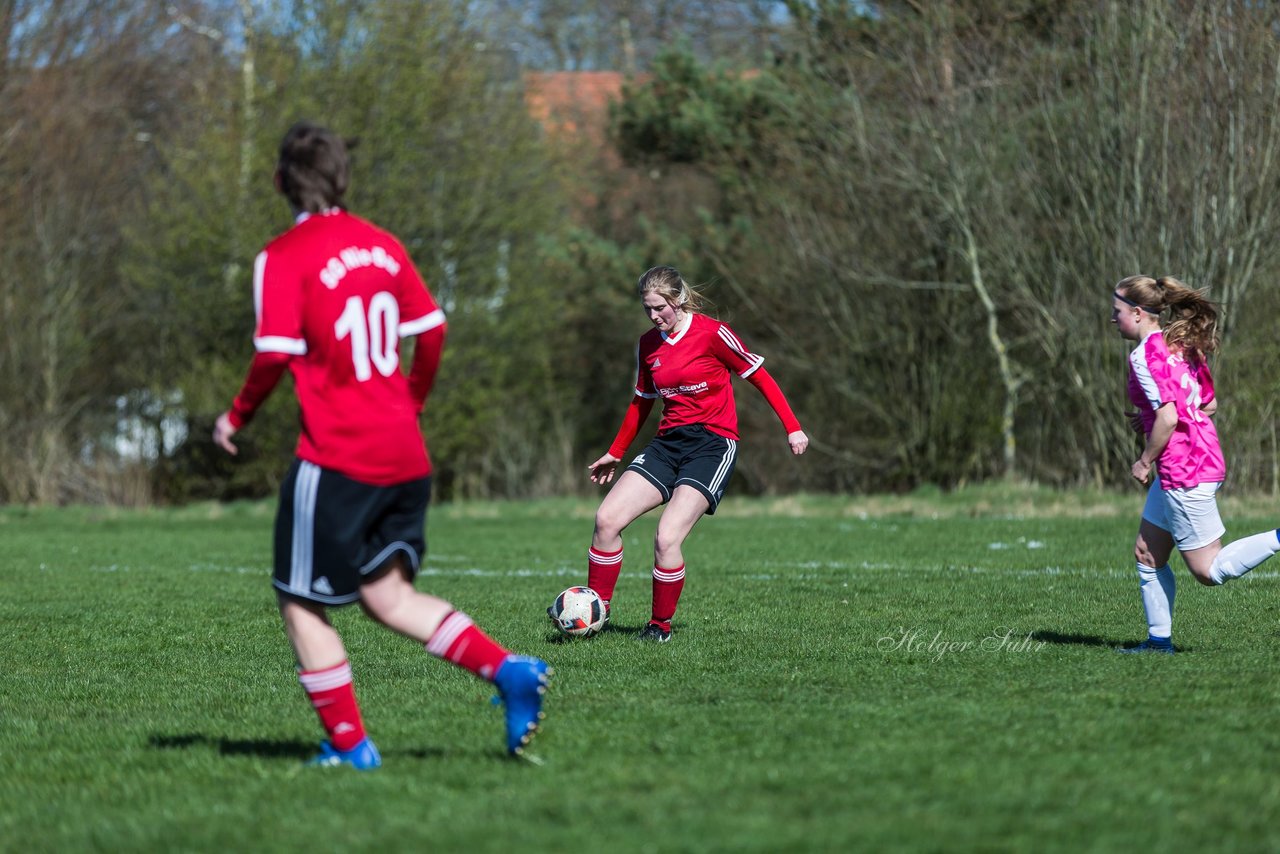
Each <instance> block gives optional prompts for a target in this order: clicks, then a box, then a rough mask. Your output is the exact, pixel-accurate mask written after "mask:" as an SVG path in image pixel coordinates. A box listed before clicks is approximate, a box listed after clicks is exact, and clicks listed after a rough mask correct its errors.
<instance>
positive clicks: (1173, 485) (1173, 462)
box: [1111, 276, 1280, 654]
mask: <svg viewBox="0 0 1280 854" xmlns="http://www.w3.org/2000/svg"><path fill="white" fill-rule="evenodd" d="M1162 318H1165V320H1164V322H1162ZM1111 322H1112V323H1114V324H1115V325H1116V328H1117V330H1118V331H1119V332H1120V335H1121V337H1123V338H1126V339H1128V340H1130V341H1137V342H1138V346H1137V347H1135V348H1134V350H1133V352H1132V353H1130V354H1129V400H1130V402H1131V403H1132V404H1133V405H1134V406H1135V407H1136V410H1137V411H1136V412H1131V413H1130V414H1129V415H1130V421H1131V423H1132V424H1133V426H1134V429H1135V430H1136V431H1137V432H1138V433H1140V434H1141V435H1142V436H1143V437H1144V438H1145V446H1144V447H1143V450H1142V454H1141V455H1140V456H1139V457H1138V459H1137V460H1136V461H1135V462H1134V463H1133V466H1132V468H1131V470H1130V474H1132V475H1133V477H1134V479H1135V480H1137V481H1138V482H1139V483H1146V482H1147V481H1148V479H1151V487H1150V489H1148V490H1147V503H1146V506H1145V507H1144V508H1143V511H1142V523H1141V525H1140V526H1139V528H1138V539H1137V543H1136V544H1135V546H1134V557H1135V558H1136V559H1137V568H1138V578H1139V581H1140V583H1141V590H1142V604H1143V608H1144V610H1145V611H1146V615H1147V639H1146V640H1145V641H1143V642H1142V643H1140V644H1138V645H1137V646H1134V647H1129V648H1126V649H1123V650H1121V652H1128V653H1132V652H1139V653H1142V652H1155V653H1166V654H1171V653H1173V651H1174V650H1173V641H1172V631H1173V602H1174V595H1175V583H1174V576H1173V571H1172V570H1171V569H1170V568H1169V563H1168V561H1169V555H1170V554H1172V552H1173V548H1174V546H1175V545H1176V546H1177V548H1178V551H1179V553H1181V555H1182V559H1183V560H1184V561H1185V562H1186V564H1187V568H1188V569H1189V570H1191V574H1192V575H1193V576H1195V578H1196V580H1197V581H1199V582H1200V583H1201V584H1206V585H1217V584H1222V583H1223V582H1225V581H1228V580H1230V579H1232V578H1238V577H1240V576H1241V575H1244V574H1245V573H1246V572H1248V571H1249V570H1251V569H1253V568H1254V567H1255V566H1257V565H1258V564H1260V563H1262V562H1263V561H1264V560H1266V559H1267V558H1269V557H1271V556H1272V555H1274V554H1275V553H1276V552H1277V551H1280V532H1277V531H1263V532H1262V533H1260V534H1254V535H1252V536H1249V537H1245V538H1243V539H1240V540H1236V541H1235V542H1233V543H1231V544H1229V545H1227V546H1225V547H1224V546H1223V545H1222V535H1223V534H1224V533H1225V532H1226V528H1225V527H1224V526H1223V524H1222V518H1221V516H1220V515H1219V513H1218V502H1217V491H1218V487H1219V486H1220V485H1221V484H1222V481H1223V479H1224V478H1225V477H1226V465H1225V463H1224V462H1223V457H1222V448H1221V446H1220V445H1219V443H1218V432H1217V429H1216V428H1215V427H1214V424H1213V415H1214V413H1216V412H1217V410H1218V398H1217V396H1216V394H1215V392H1214V387H1213V377H1212V375H1211V374H1210V373H1209V364H1208V361H1207V358H1208V356H1209V354H1210V353H1212V352H1213V351H1214V350H1215V349H1217V346H1218V334H1217V322H1218V313H1217V310H1216V309H1215V308H1214V306H1213V304H1212V303H1210V302H1209V301H1208V300H1207V299H1205V297H1204V296H1203V295H1202V294H1200V293H1199V292H1198V291H1195V290H1192V289H1191V288H1188V287H1187V286H1186V285H1184V284H1182V283H1181V282H1179V281H1178V280H1177V279H1173V278H1169V277H1163V278H1160V279H1153V278H1151V277H1149V276H1129V277H1128V278H1125V279H1122V280H1120V282H1119V284H1117V285H1116V286H1115V289H1114V292H1113V293H1112V303H1111ZM1153 467H1154V468H1155V470H1156V477H1154V478H1151V470H1152V468H1153Z"/></svg>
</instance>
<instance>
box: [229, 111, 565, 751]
mask: <svg viewBox="0 0 1280 854" xmlns="http://www.w3.org/2000/svg"><path fill="white" fill-rule="evenodd" d="M349 173H350V165H349V157H348V153H347V144H346V142H345V141H344V140H343V139H342V138H341V137H339V136H337V135H336V134H334V133H333V132H332V131H330V130H328V129H326V128H323V127H319V126H317V125H314V124H311V123H308V122H300V123H298V124H296V125H294V126H293V127H292V128H290V129H289V131H288V133H286V134H285V137H284V140H283V142H282V143H281V145H280V157H279V161H278V163H277V167H276V173H275V183H276V189H277V190H279V191H280V192H281V193H282V194H283V195H284V196H285V197H286V198H287V199H288V201H289V204H290V206H291V207H292V209H293V213H294V216H295V218H296V221H295V224H294V225H293V227H292V228H290V229H289V230H288V231H286V232H285V233H284V234H282V235H280V236H279V237H277V238H275V239H274V240H272V241H271V242H270V243H268V244H267V246H266V248H265V249H263V250H262V252H261V253H259V255H258V257H257V260H256V261H255V263H254V271H253V301H254V310H255V314H256V317H257V322H256V328H255V330H254V335H253V345H254V350H255V355H254V357H253V361H252V363H251V364H250V366H249V373H248V376H247V377H246V379H245V381H244V385H243V387H242V388H241V389H240V393H239V394H238V395H237V396H236V398H235V401H234V402H233V403H232V405H231V409H230V410H228V411H227V412H225V413H224V414H222V415H221V416H219V417H218V420H217V424H216V425H215V427H214V432H213V438H214V442H216V443H217V444H218V445H219V446H220V447H222V448H223V449H224V450H226V451H227V452H228V453H230V454H235V453H236V446H235V445H234V444H233V443H232V441H231V439H232V437H233V436H234V435H235V434H236V432H237V431H238V430H240V429H241V428H242V427H244V426H245V425H246V424H247V423H249V421H250V419H251V418H252V417H253V415H254V413H255V412H256V411H257V409H258V407H259V406H260V405H261V404H262V402H263V401H264V400H265V399H266V397H267V395H269V394H270V393H271V391H272V389H274V388H275V386H276V384H277V383H278V382H279V381H280V378H281V377H282V376H283V375H284V372H285V370H289V371H290V372H291V373H292V374H293V380H294V387H295V389H296V391H297V396H298V404H299V407H300V410H301V424H302V433H301V436H300V437H299V440H298V448H297V459H296V460H295V461H294V463H293V465H292V467H291V468H290V470H289V473H288V475H287V476H286V478H285V480H284V483H283V484H282V485H281V488H280V505H279V509H278V511H277V514H276V525H275V549H274V552H275V559H274V567H275V569H274V576H273V583H274V585H275V588H276V597H277V600H278V603H279V606H280V615H281V617H282V618H283V619H284V626H285V632H286V634H287V635H288V637H289V641H290V643H291V644H292V645H293V650H294V653H295V654H296V656H297V659H298V675H299V680H300V681H301V683H302V687H303V689H304V690H305V691H306V693H307V695H308V697H309V698H310V700H311V703H312V705H313V706H314V708H315V710H316V712H317V714H318V715H319V717H320V722H321V725H322V726H323V727H324V729H325V732H326V735H327V736H328V738H327V740H326V741H324V742H323V743H322V744H321V752H320V754H319V755H318V756H317V757H316V758H315V759H314V760H313V763H314V764H318V765H347V766H351V767H354V768H358V769H361V770H367V769H372V768H376V767H378V766H379V765H380V764H381V761H382V760H381V757H380V756H379V754H378V751H377V748H376V747H374V744H373V742H372V741H371V740H370V739H369V737H368V736H367V735H366V733H365V729H364V724H363V722H362V720H361V715H360V707H359V705H358V704H357V702H356V696H355V690H354V687H353V683H352V676H351V666H350V664H349V662H348V659H347V652H346V649H345V647H344V646H343V643H342V638H341V637H339V635H338V633H337V631H336V630H335V629H334V627H333V626H332V625H331V624H330V622H329V619H328V617H327V615H326V609H327V608H329V607H331V606H341V605H348V604H350V603H352V602H359V603H360V606H361V607H362V608H363V609H364V611H365V613H366V614H368V615H369V616H370V617H372V618H373V619H375V620H377V621H378V622H380V623H382V624H383V625H384V626H386V627H388V628H390V629H392V630H393V631H396V632H399V633H400V634H402V635H405V636H407V637H410V638H412V639H414V640H416V641H419V642H420V643H422V644H424V645H425V646H426V649H427V651H428V652H430V653H431V654H433V655H436V656H438V657H440V658H444V659H447V660H448V661H450V662H452V663H454V664H456V665H458V666H460V667H464V668H466V669H468V670H470V671H472V672H473V673H475V674H476V675H477V676H479V677H480V678H482V679H486V680H488V681H490V682H492V683H494V685H495V686H496V687H497V689H498V693H499V695H500V696H501V698H502V700H503V702H504V703H505V706H506V728H507V749H508V751H509V752H510V753H512V754H518V753H520V752H522V751H523V749H524V746H525V745H526V744H527V743H528V741H529V739H530V738H532V736H533V734H534V733H535V732H536V730H537V728H538V722H539V720H541V718H542V694H543V692H544V691H545V690H546V685H547V678H548V676H549V674H550V669H549V668H548V666H547V664H546V662H544V661H540V660H538V659H536V658H528V657H524V656H517V655H512V654H511V653H509V652H508V651H507V650H506V649H504V648H503V647H501V646H499V645H498V644H497V643H495V642H494V641H493V640H492V639H491V638H489V637H488V636H487V635H486V634H485V633H484V632H482V631H481V630H480V629H479V628H478V627H477V626H475V625H474V624H473V623H472V621H471V619H470V618H469V617H467V615H466V614H464V613H463V612H461V611H457V610H454V608H453V606H452V605H450V604H449V603H448V602H446V601H444V600H443V599H438V598H436V597H434V596H428V595H426V594H423V593H419V592H418V591H417V590H416V589H414V586H413V581H414V578H415V577H416V575H417V573H418V568H419V566H420V564H421V561H422V559H423V556H424V553H425V551H426V536H425V526H426V512H427V504H428V502H429V499H430V495H431V463H430V460H429V458H428V456H427V451H426V445H425V444H424V441H423V437H422V431H421V429H420V427H419V425H418V417H419V415H420V413H421V412H422V409H423V405H424V404H425V402H426V399H427V395H428V393H429V392H430V391H431V386H432V384H433V382H434V380H435V376H436V369H437V367H438V366H439V364H440V353H441V349H442V347H443V345H444V336H445V317H444V312H443V311H441V310H440V308H439V306H437V305H436V302H435V300H434V299H433V298H432V296H431V293H430V292H429V291H428V290H427V287H426V285H425V283H424V282H423V280H422V278H421V276H419V275H418V272H417V270H416V269H415V268H414V266H413V262H412V261H411V260H410V259H409V257H408V255H407V254H406V252H405V250H404V247H403V246H402V245H401V244H400V241H399V240H397V239H396V238H395V237H394V236H393V235H392V234H390V233H389V232H387V231H384V230H382V229H380V228H378V227H377V226H375V225H373V224H372V223H369V222H366V221H365V220H362V219H360V218H359V217H356V216H353V215H352V214H350V213H348V212H347V211H346V210H344V209H343V208H342V207H341V204H342V197H343V194H344V193H345V192H346V189H347V183H348V176H349ZM404 337H414V338H416V344H415V349H414V354H413V361H412V367H411V369H410V372H409V375H408V376H407V377H406V376H405V374H404V372H403V371H402V370H401V367H400V339H401V338H404Z"/></svg>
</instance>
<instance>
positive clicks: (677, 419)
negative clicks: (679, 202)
mask: <svg viewBox="0 0 1280 854" xmlns="http://www.w3.org/2000/svg"><path fill="white" fill-rule="evenodd" d="M638 291H639V296H640V300H641V303H642V304H643V307H644V310H645V313H646V314H647V315H648V316H649V320H650V321H651V322H652V323H653V326H654V328H653V329H650V330H649V331H648V332H646V333H645V334H644V335H642V336H641V337H640V344H639V347H638V349H637V365H638V367H637V377H636V387H635V396H634V397H633V398H632V399H631V405H630V407H628V409H627V413H626V416H625V417H624V418H623V421H622V426H621V428H620V429H619V430H618V435H617V438H615V439H614V440H613V444H612V445H611V446H610V447H609V451H608V452H607V453H606V454H605V455H604V456H602V457H601V458H600V459H598V460H596V461H595V462H594V463H592V464H591V466H590V470H591V480H592V482H594V483H599V484H605V483H610V482H611V481H612V480H613V478H614V474H615V473H616V472H617V468H618V463H619V462H621V460H622V455H623V454H625V453H626V452H627V446H628V445H630V444H631V440H632V439H634V438H635V437H636V433H637V432H639V430H640V426H641V425H642V424H644V421H645V419H646V418H647V417H648V416H649V412H650V410H652V409H653V402H654V400H655V399H657V398H659V397H661V398H662V421H661V423H659V425H658V435H657V436H656V437H655V438H654V440H653V441H652V442H650V443H649V444H648V445H647V446H645V448H644V450H643V451H641V452H640V453H639V454H637V455H636V457H635V459H633V460H632V461H631V465H629V466H628V467H627V469H626V471H624V472H623V473H622V476H621V477H619V478H618V482H617V484H615V485H614V487H613V488H612V489H611V490H609V494H608V495H606V496H605V498H604V501H602V502H601V503H600V508H599V509H598V510H597V511H596V524H595V533H594V534H593V535H592V538H591V548H590V550H589V551H588V552H587V586H588V587H591V588H592V589H593V590H595V591H596V592H597V593H598V594H600V598H601V599H603V600H605V602H606V604H607V603H608V602H609V601H610V600H611V599H612V598H613V591H614V587H615V586H616V585H617V582H618V575H619V573H620V572H621V570H622V532H623V530H625V529H626V527H627V526H628V525H630V524H631V523H632V522H634V521H635V520H636V519H638V518H639V517H640V516H642V515H643V514H645V513H647V512H649V511H650V510H652V509H653V508H655V507H657V506H659V505H660V504H666V505H667V507H666V509H665V510H663V511H662V518H661V519H660V520H659V521H658V532H657V536H656V537H655V538H654V544H653V611H652V617H651V619H650V620H649V622H648V624H647V625H646V626H645V627H644V629H643V630H642V631H641V632H640V634H639V638H640V639H642V640H647V641H656V642H659V643H663V642H666V641H669V640H671V618H672V617H673V616H674V615H675V612H676V604H677V603H678V602H679V600H680V593H681V591H682V590H683V589H684V572H685V565H684V555H683V553H682V552H681V547H682V546H683V544H684V541H685V538H686V537H688V536H689V532H690V531H692V530H693V526H694V525H695V524H697V522H698V520H699V519H701V518H702V516H703V514H713V513H715V512H716V506H717V505H718V504H719V503H720V498H721V496H722V495H724V488H725V484H727V483H728V482H729V478H730V476H731V475H732V474H733V466H734V460H735V458H736V456H737V449H738V412H737V408H736V406H735V404H734V400H733V387H732V385H731V380H732V375H733V374H737V375H738V376H740V377H742V378H743V379H745V380H747V381H748V382H750V383H751V384H752V385H753V386H755V387H756V388H757V389H759V390H760V392H761V394H763V395H764V397H765V399H766V400H767V401H769V405H770V406H772V407H773V411H774V412H775V413H777V415H778V418H779V419H781V421H782V425H783V427H784V428H785V429H786V431H787V443H788V444H789V445H790V446H791V452H792V453H793V454H796V455H799V454H803V453H804V452H805V449H806V448H808V447H809V437H807V436H806V435H805V434H804V431H803V430H801V429H800V422H799V421H798V420H797V419H796V416H795V415H794V414H793V413H792V411H791V407H790V405H788V403H787V399H786V397H785V396H783V394H782V390H781V389H779V388H778V384H777V383H776V382H774V380H773V378H772V377H771V376H769V372H768V371H766V370H765V369H764V367H763V363H764V358H763V357H761V356H758V355H756V354H755V353H752V352H751V351H750V350H748V349H747V348H746V347H745V346H744V345H743V344H742V341H741V340H740V339H739V338H738V336H737V334H736V333H734V331H733V330H732V329H730V328H729V326H728V324H725V323H721V322H720V321H718V320H715V319H713V318H711V317H708V316H707V315H705V314H702V313H700V312H699V310H698V309H699V308H700V307H701V303H702V300H701V298H700V296H699V295H698V293H697V291H695V290H694V289H693V288H691V287H690V286H689V284H688V283H687V282H686V281H685V280H684V279H683V278H682V277H681V275H680V273H679V271H677V270H675V269H674V268H672V267H654V268H653V269H651V270H649V271H648V272H646V273H645V274H644V275H643V276H641V277H640V282H639V285H638Z"/></svg>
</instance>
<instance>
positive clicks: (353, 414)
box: [253, 209, 444, 485]
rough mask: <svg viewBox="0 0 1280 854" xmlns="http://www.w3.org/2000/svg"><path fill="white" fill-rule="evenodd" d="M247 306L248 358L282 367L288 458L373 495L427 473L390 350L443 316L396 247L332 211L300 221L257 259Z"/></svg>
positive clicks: (404, 382)
mask: <svg viewBox="0 0 1280 854" xmlns="http://www.w3.org/2000/svg"><path fill="white" fill-rule="evenodd" d="M253 297H254V309H255V312H256V314H257V326H256V328H255V330H254V336H253V344H254V348H255V349H256V350H257V351H258V352H260V353H286V354H289V355H291V356H293V357H294V358H292V359H291V360H290V361H289V369H290V370H291V371H292V373H293V380H294V386H295V390H296V392H297V395H298V404H299V407H300V408H301V422H302V432H301V435H300V436H299V438H298V452H297V453H298V456H299V457H300V458H302V459H304V460H307V461H308V462H312V463H315V464H316V465H318V466H321V467H323V468H326V469H331V470H333V471H337V472H339V473H341V474H344V475H346V476H347V477H350V478H352V479H354V480H358V481H361V482H362V483H369V484H373V485H390V484H395V483H403V482H404V481H408V480H414V479H416V478H420V477H426V476H427V475H428V474H430V472H431V463H430V460H429V459H428V457H427V451H426V445H425V444H424V443H423V439H422V431H421V430H420V429H419V427H418V408H417V405H416V404H415V403H414V401H413V399H412V397H411V395H410V392H409V384H408V378H407V377H406V376H405V375H404V373H403V371H402V370H401V368H400V339H401V338H402V337H407V336H412V335H418V334H420V333H422V332H425V331H427V330H429V329H432V328H434V327H437V326H439V325H441V324H442V323H444V312H442V311H441V310H440V308H439V306H438V305H436V301H435V299H433V298H432V296H431V294H430V292H429V291H428V290H427V287H426V285H425V283H424V282H423V281H422V277H421V276H419V275H418V271H417V270H416V269H415V268H414V266H413V263H412V262H411V261H410V260H409V257H408V255H407V254H406V252H405V250H404V247H403V246H401V245H400V241H398V240H397V239H396V238H395V237H394V236H393V235H391V234H390V233H389V232H386V231H384V230H382V229H380V228H378V227H377V226H375V225H373V224H372V223H370V222H367V221H365V220H363V219H360V218H359V217H356V216H354V215H352V214H349V213H347V212H346V211H343V210H338V209H334V210H331V211H328V212H326V213H323V214H315V215H311V216H307V215H304V216H302V217H300V218H299V219H298V222H297V224H296V225H295V226H294V227H293V228H291V229H289V230H288V231H287V232H285V233H284V234H282V235H280V236H279V237H277V238H276V239H275V240H273V241H271V242H270V243H268V244H267V246H266V248H265V249H263V251H262V252H261V253H260V254H259V255H258V258H257V260H256V261H255V263H254V270H253Z"/></svg>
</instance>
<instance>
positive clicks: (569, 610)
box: [547, 587, 605, 638]
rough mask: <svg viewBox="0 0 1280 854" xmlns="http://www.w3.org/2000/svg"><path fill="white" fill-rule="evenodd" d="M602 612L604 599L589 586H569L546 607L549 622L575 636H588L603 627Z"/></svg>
mask: <svg viewBox="0 0 1280 854" xmlns="http://www.w3.org/2000/svg"><path fill="white" fill-rule="evenodd" d="M604 613H605V612H604V600H603V599H601V598H600V595H599V594H598V593H596V592H595V591H594V590H592V589H591V588H590V587H570V588H569V589H568V590H566V591H564V592H563V593H561V594H560V595H559V596H557V597H556V601H554V602H552V603H551V607H550V608H548V609H547V614H549V615H550V616H551V622H553V623H555V624H556V627H557V628H559V629H560V631H562V632H564V633H565V634H566V635H569V636H571V637H575V638H589V637H591V636H592V635H594V634H595V633H596V632H598V631H600V630H601V629H602V628H604V619H605V617H604Z"/></svg>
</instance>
